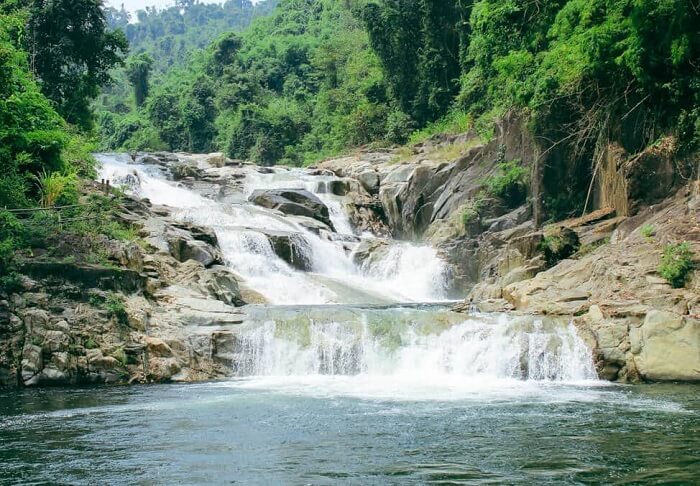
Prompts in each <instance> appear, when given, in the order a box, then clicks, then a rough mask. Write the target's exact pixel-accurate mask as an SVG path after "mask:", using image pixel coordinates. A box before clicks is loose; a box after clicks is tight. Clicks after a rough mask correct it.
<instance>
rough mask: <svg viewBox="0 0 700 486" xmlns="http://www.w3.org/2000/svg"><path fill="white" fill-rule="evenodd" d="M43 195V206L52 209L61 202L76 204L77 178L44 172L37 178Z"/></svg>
mask: <svg viewBox="0 0 700 486" xmlns="http://www.w3.org/2000/svg"><path fill="white" fill-rule="evenodd" d="M36 180H37V182H38V183H39V191H40V193H41V201H40V202H41V206H42V207H45V208H50V207H53V206H56V205H57V204H58V203H59V202H62V203H67V204H70V203H74V202H76V201H77V199H78V197H77V194H78V193H77V182H78V181H77V177H76V176H75V175H72V174H71V175H62V174H60V173H58V172H51V173H48V172H46V171H44V172H42V173H41V175H39V176H37V177H36Z"/></svg>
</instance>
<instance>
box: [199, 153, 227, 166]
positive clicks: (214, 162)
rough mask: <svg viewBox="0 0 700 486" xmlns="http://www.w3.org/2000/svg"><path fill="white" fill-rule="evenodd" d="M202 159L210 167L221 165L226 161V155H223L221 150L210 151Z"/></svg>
mask: <svg viewBox="0 0 700 486" xmlns="http://www.w3.org/2000/svg"><path fill="white" fill-rule="evenodd" d="M204 160H205V161H206V162H207V164H209V165H211V166H212V167H223V166H225V165H226V162H227V160H226V155H224V153H223V152H214V153H211V154H209V155H207V156H206V157H205V159H204Z"/></svg>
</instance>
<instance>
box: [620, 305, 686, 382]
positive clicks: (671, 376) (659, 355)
mask: <svg viewBox="0 0 700 486" xmlns="http://www.w3.org/2000/svg"><path fill="white" fill-rule="evenodd" d="M640 337H641V339H640ZM633 348H634V349H635V350H638V351H639V353H638V354H637V355H636V357H635V362H636V365H637V369H638V370H639V373H640V374H641V375H642V377H644V378H645V379H647V380H653V381H654V380H663V381H674V380H677V381H700V319H695V318H691V317H682V316H679V315H677V314H673V313H671V312H665V311H656V310H653V311H651V312H649V313H648V314H647V316H646V318H645V319H644V323H643V324H642V327H641V336H639V334H638V333H635V336H634V340H633Z"/></svg>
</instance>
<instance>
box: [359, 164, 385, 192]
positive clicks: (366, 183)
mask: <svg viewBox="0 0 700 486" xmlns="http://www.w3.org/2000/svg"><path fill="white" fill-rule="evenodd" d="M357 180H358V181H359V182H360V185H361V186H362V188H363V189H364V190H365V191H367V192H368V193H370V194H372V195H375V194H379V184H380V181H379V174H378V173H377V172H376V171H374V170H368V171H365V172H362V173H360V174H359V175H358V176H357Z"/></svg>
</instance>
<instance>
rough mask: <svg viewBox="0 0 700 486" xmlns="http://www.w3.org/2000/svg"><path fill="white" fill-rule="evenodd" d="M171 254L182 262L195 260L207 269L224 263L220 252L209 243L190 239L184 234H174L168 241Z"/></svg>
mask: <svg viewBox="0 0 700 486" xmlns="http://www.w3.org/2000/svg"><path fill="white" fill-rule="evenodd" d="M168 247H169V249H170V254H171V255H172V256H173V257H175V258H176V259H177V260H178V261H180V262H186V261H187V260H195V261H197V262H199V263H201V264H202V265H204V266H205V267H209V266H211V265H213V264H215V263H222V257H221V255H220V253H219V252H218V250H217V249H216V248H214V247H213V246H212V245H210V244H209V243H205V242H204V241H199V240H195V239H190V238H188V237H187V236H186V235H183V234H172V235H171V236H170V237H169V239H168Z"/></svg>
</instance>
